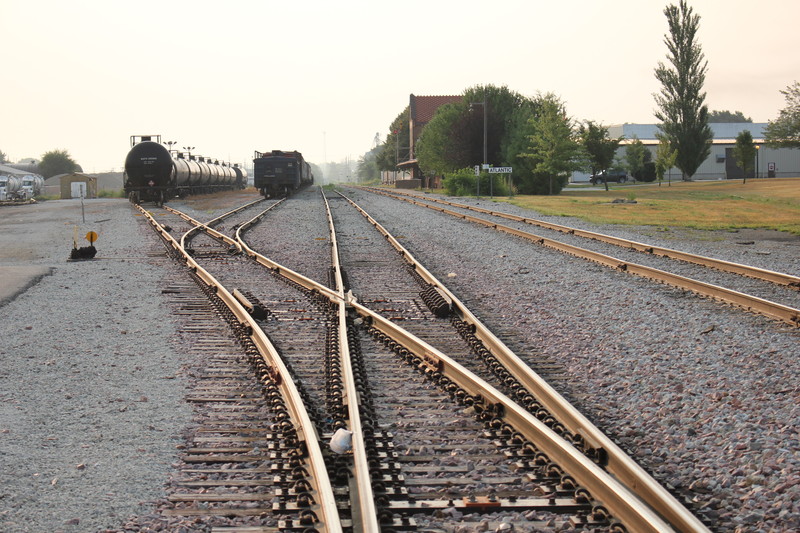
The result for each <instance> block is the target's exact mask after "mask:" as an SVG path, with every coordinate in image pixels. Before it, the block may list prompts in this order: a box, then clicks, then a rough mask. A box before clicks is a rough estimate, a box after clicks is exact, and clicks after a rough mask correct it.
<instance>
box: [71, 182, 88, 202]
mask: <svg viewBox="0 0 800 533" xmlns="http://www.w3.org/2000/svg"><path fill="white" fill-rule="evenodd" d="M69 185H70V191H71V192H72V197H73V198H86V182H84V181H73V182H72V183H70V184H69Z"/></svg>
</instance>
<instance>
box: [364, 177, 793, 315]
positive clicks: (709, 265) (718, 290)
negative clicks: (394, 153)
mask: <svg viewBox="0 0 800 533" xmlns="http://www.w3.org/2000/svg"><path fill="white" fill-rule="evenodd" d="M362 189H363V190H368V191H370V192H373V193H376V194H381V195H383V196H387V197H391V198H395V199H398V200H403V201H406V202H409V203H411V204H414V205H417V206H420V207H425V208H428V209H433V210H435V211H438V212H441V213H444V214H447V215H451V216H454V217H458V218H461V219H463V220H467V221H469V222H473V223H476V224H480V225H483V226H486V227H490V228H493V229H495V230H497V231H501V232H504V233H508V234H511V235H515V236H517V237H521V238H523V239H525V240H528V241H530V242H533V243H536V244H539V245H542V246H545V247H548V248H552V249H555V250H558V251H561V252H564V253H567V254H570V255H573V256H576V257H580V258H582V259H586V260H589V261H593V262H595V263H598V264H600V265H603V266H605V267H608V268H612V269H615V270H618V271H622V272H626V273H629V274H633V275H637V276H641V277H644V278H646V279H650V280H654V281H657V282H660V283H664V284H667V285H672V286H674V287H677V288H680V289H685V290H689V291H692V292H694V293H696V294H699V295H701V296H706V297H710V298H713V299H715V300H718V301H722V302H725V303H728V304H733V305H735V306H738V307H740V308H743V309H746V310H748V311H752V312H754V313H758V314H761V315H764V316H767V317H770V318H772V319H776V320H780V321H782V322H785V323H787V324H791V325H793V326H800V292H798V291H800V277H797V276H794V275H791V274H785V273H781V272H775V271H771V270H766V269H762V268H757V267H752V266H749V265H743V264H738V263H733V262H730V261H723V260H720V259H714V258H710V257H704V256H700V255H696V254H691V253H688V252H681V251H678V250H672V249H668V248H664V247H658V246H653V245H649V244H643V243H638V242H635V241H630V240H627V239H621V238H618V237H613V236H609V235H603V234H600V233H596V232H590V231H585V230H580V229H577V228H570V227H567V226H562V225H558V224H552V223H549V222H546V221H542V220H537V219H533V218H528V217H521V216H518V215H513V214H508V213H503V212H500V211H494V210H489V209H484V208H481V207H475V206H470V205H466V204H459V203H455V202H449V201H446V200H442V199H436V198H429V197H427V196H426V197H424V198H422V197H420V196H418V195H412V194H403V193H397V192H393V191H392V192H390V191H386V190H384V189H374V188H362ZM441 205H447V206H449V207H451V208H452V209H449V208H444V207H441ZM472 213H478V214H480V215H481V216H477V215H474V214H472ZM501 220H506V221H508V220H510V221H512V222H516V223H518V224H516V225H506V224H503V223H501ZM531 225H533V226H537V227H538V228H540V230H545V231H548V232H550V233H549V234H550V235H553V234H555V235H558V234H560V235H561V236H560V237H556V236H544V234H543V233H541V231H540V232H539V233H536V234H534V233H531V232H529V231H527V229H524V228H525V227H526V226H528V227H529V226H531ZM572 237H575V238H574V239H572ZM570 239H571V242H567V240H570ZM579 241H582V242H579ZM590 243H601V244H604V245H608V246H606V247H605V248H604V249H603V250H602V251H598V249H597V247H596V246H595V247H594V249H588V248H586V246H591V244H590ZM613 247H617V248H624V249H625V251H627V252H630V253H631V254H638V255H639V257H643V256H644V257H650V258H652V259H657V258H663V260H661V261H659V262H658V263H657V266H647V265H644V264H640V263H638V262H635V261H634V260H633V259H631V260H624V259H620V258H618V257H615V256H612V255H610V253H613V251H610V250H609V248H613ZM670 262H671V264H670ZM675 263H683V264H688V265H690V267H688V268H687V267H685V266H684V267H680V266H679V267H677V268H676V267H675ZM704 268H705V269H713V270H715V271H719V272H721V273H724V274H723V276H724V281H723V283H725V284H726V286H722V285H719V284H717V283H719V282H716V281H715V282H708V281H701V280H700V279H699V278H701V277H702V276H704V275H705V274H704V273H703V271H702V270H703V269H704ZM667 269H669V270H667ZM681 270H682V271H681ZM689 275H691V276H693V277H688V276H689ZM743 277H744V278H746V279H748V280H749V281H746V282H743V281H742V278H743ZM728 287H741V289H740V290H737V289H734V288H728ZM744 291H749V292H744ZM751 293H752V294H751ZM773 299H774V300H775V301H773Z"/></svg>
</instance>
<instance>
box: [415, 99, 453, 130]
mask: <svg viewBox="0 0 800 533" xmlns="http://www.w3.org/2000/svg"><path fill="white" fill-rule="evenodd" d="M462 98H463V96H460V95H452V96H414V95H413V94H412V95H411V102H410V106H411V109H410V110H409V111H410V115H411V116H410V118H411V120H412V121H413V122H414V123H416V124H418V125H424V124H427V123H428V122H430V121H431V119H432V118H433V114H434V113H436V110H437V109H439V107H440V106H443V105H444V104H451V103H455V102H460V101H461V100H462Z"/></svg>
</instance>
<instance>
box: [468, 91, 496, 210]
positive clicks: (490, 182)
mask: <svg viewBox="0 0 800 533" xmlns="http://www.w3.org/2000/svg"><path fill="white" fill-rule="evenodd" d="M474 105H480V106H483V165H482V166H481V170H486V165H487V164H488V157H487V155H486V153H487V152H486V90H485V89H484V91H483V102H472V103H470V107H471V106H474ZM477 194H478V196H479V197H480V195H481V177H480V175H478V193H477ZM491 194H492V177H491V176H489V195H491Z"/></svg>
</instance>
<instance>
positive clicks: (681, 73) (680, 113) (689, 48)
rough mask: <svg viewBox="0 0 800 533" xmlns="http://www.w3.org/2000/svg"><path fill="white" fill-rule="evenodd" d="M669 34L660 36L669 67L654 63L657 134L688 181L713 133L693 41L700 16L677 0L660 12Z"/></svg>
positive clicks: (699, 56)
mask: <svg viewBox="0 0 800 533" xmlns="http://www.w3.org/2000/svg"><path fill="white" fill-rule="evenodd" d="M664 14H665V15H666V17H667V22H668V24H669V35H665V36H664V43H665V44H666V45H667V49H668V50H669V54H668V55H667V59H668V60H669V63H670V65H671V66H667V65H665V64H664V63H662V62H660V61H659V63H658V67H657V68H656V71H655V75H656V78H657V79H658V81H660V82H661V85H662V87H661V92H660V93H659V94H656V95H654V96H655V100H656V104H658V108H659V109H658V110H657V111H656V112H655V116H656V118H657V119H658V120H660V121H661V124H660V125H659V126H660V128H661V131H662V132H663V133H664V135H666V137H667V138H668V139H669V142H670V144H671V145H672V147H673V148H674V149H675V150H676V151H677V154H678V155H677V159H676V163H675V164H676V165H677V167H678V168H679V169H680V170H681V172H682V173H683V178H684V179H691V177H692V176H693V175H694V173H695V172H696V171H697V168H698V167H699V166H700V165H701V164H702V163H703V161H705V160H706V158H707V157H708V155H709V154H710V153H711V140H712V139H713V133H712V131H711V128H710V127H709V126H708V107H707V106H706V105H705V104H704V101H705V98H706V93H705V92H703V84H704V83H705V78H706V70H707V69H708V62H707V61H705V56H704V55H703V52H702V50H701V48H700V44H699V43H698V42H697V30H698V28H699V23H700V17H699V16H698V15H695V14H694V13H693V12H692V8H691V7H689V6H688V5H687V3H686V0H681V1H680V3H679V4H678V6H675V5H669V6H667V7H666V8H665V9H664Z"/></svg>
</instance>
